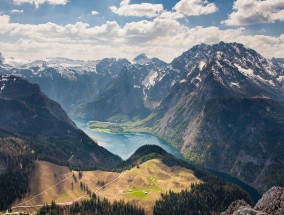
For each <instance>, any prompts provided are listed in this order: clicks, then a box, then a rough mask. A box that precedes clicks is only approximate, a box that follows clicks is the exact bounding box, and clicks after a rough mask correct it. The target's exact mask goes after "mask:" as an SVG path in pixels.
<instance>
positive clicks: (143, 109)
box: [75, 61, 166, 121]
mask: <svg viewBox="0 0 284 215" xmlns="http://www.w3.org/2000/svg"><path fill="white" fill-rule="evenodd" d="M165 66H166V64H163V65H162V66H161V64H160V63H158V64H156V63H155V62H154V61H153V62H148V63H146V64H129V65H127V66H125V67H124V68H123V69H122V71H121V73H120V74H119V75H118V77H117V78H115V79H114V80H113V81H112V82H111V83H110V84H109V86H108V87H106V88H105V89H104V90H103V91H101V93H99V94H98V95H97V96H95V99H94V100H93V101H91V102H87V103H86V104H82V105H79V106H78V107H77V108H76V111H75V115H76V116H79V117H81V118H85V119H89V120H102V121H104V120H110V121H125V120H129V119H131V118H137V117H138V118H143V117H145V116H146V115H147V114H149V112H150V110H151V108H153V107H154V106H157V104H155V103H154V102H152V101H148V91H147V90H148V89H149V88H150V87H151V86H152V85H154V84H155V77H157V76H158V74H159V73H160V72H162V71H163V69H164V68H165Z"/></svg>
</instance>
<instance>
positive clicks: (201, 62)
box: [199, 60, 206, 71]
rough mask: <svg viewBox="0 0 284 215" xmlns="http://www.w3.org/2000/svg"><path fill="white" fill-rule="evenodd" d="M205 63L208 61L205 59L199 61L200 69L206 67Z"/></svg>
mask: <svg viewBox="0 0 284 215" xmlns="http://www.w3.org/2000/svg"><path fill="white" fill-rule="evenodd" d="M205 63H206V62H205V61H203V60H202V61H200V62H199V70H200V71H201V70H202V69H203V68H204V66H205Z"/></svg>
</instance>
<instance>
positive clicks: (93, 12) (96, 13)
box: [91, 10, 100, 16]
mask: <svg viewBox="0 0 284 215" xmlns="http://www.w3.org/2000/svg"><path fill="white" fill-rule="evenodd" d="M91 14H92V15H93V16H97V15H99V14H100V13H99V12H98V11H95V10H93V11H92V12H91Z"/></svg>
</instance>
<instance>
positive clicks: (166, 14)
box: [159, 11, 184, 19]
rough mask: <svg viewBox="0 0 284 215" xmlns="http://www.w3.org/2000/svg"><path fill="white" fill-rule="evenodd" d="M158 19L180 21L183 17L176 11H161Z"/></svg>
mask: <svg viewBox="0 0 284 215" xmlns="http://www.w3.org/2000/svg"><path fill="white" fill-rule="evenodd" d="M159 17H160V18H163V19H181V18H183V17H184V15H183V14H182V13H180V12H176V11H163V12H162V13H161V14H160V15H159Z"/></svg>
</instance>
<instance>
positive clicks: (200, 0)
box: [173, 0, 218, 16]
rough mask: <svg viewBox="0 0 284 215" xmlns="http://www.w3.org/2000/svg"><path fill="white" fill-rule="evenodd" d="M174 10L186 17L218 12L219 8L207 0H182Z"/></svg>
mask: <svg viewBox="0 0 284 215" xmlns="http://www.w3.org/2000/svg"><path fill="white" fill-rule="evenodd" d="M173 9H174V10H176V11H177V12H180V13H182V14H184V15H186V16H199V15H205V14H211V13H215V12H217V11H218V8H217V6H216V5H215V4H214V3H210V2H208V1H207V0H181V1H179V2H178V3H177V4H176V5H175V6H174V8H173Z"/></svg>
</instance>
